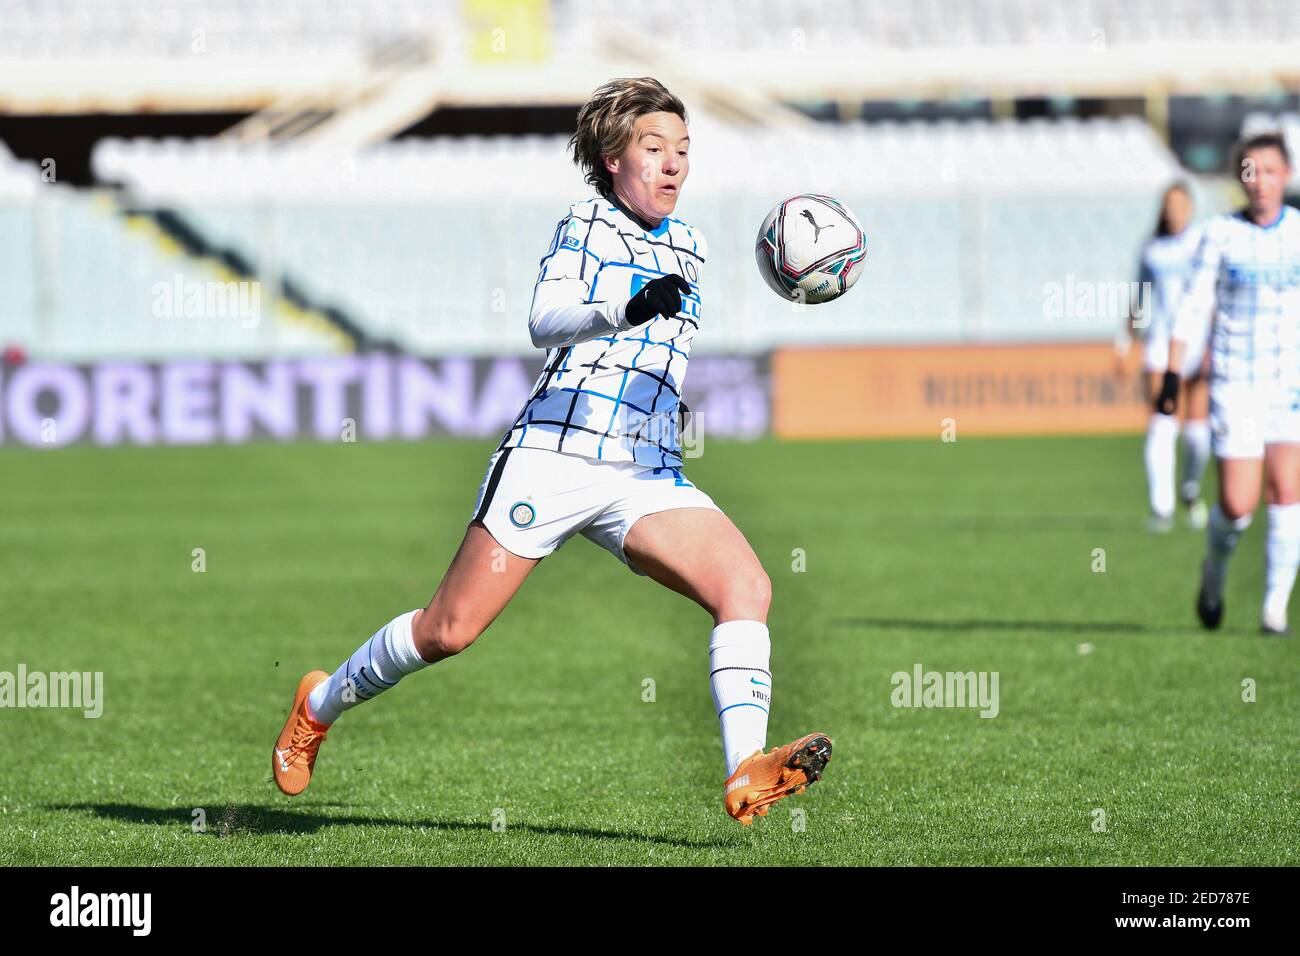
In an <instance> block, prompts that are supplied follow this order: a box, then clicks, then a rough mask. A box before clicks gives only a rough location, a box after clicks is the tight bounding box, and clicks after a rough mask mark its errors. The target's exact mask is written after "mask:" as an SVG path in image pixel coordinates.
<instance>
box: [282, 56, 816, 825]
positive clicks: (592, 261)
mask: <svg viewBox="0 0 1300 956" xmlns="http://www.w3.org/2000/svg"><path fill="white" fill-rule="evenodd" d="M689 142H690V138H689V136H688V135H687V131H686V110H685V107H684V106H683V105H682V103H681V101H680V100H678V99H677V98H676V97H675V96H673V95H672V94H671V93H669V92H668V91H667V90H666V89H664V87H663V86H662V85H661V84H659V83H658V82H657V81H655V80H653V79H650V78H648V77H647V78H641V79H628V80H614V81H611V82H610V83H607V84H605V85H604V86H602V87H601V88H600V89H598V90H597V91H596V92H595V93H594V94H593V96H592V98H591V100H590V101H589V102H588V103H587V104H586V105H585V106H584V107H583V108H582V109H581V110H580V111H579V113H578V131H577V133H575V134H574V137H573V140H572V143H571V145H572V147H573V151H574V158H575V161H576V162H578V163H579V165H580V166H582V168H583V169H584V171H585V173H586V176H587V182H588V183H589V184H590V185H591V186H593V187H594V188H595V189H596V193H597V195H596V196H594V197H593V198H591V199H587V200H584V201H582V202H579V203H576V204H574V205H573V206H571V207H570V209H569V214H568V215H567V216H565V217H564V218H563V219H562V220H561V221H560V223H559V225H558V226H557V227H556V229H555V232H554V234H553V235H552V237H551V241H550V245H549V248H548V249H547V252H546V254H545V256H544V257H543V258H542V260H541V271H540V275H539V276H538V279H537V285H536V288H535V292H534V298H533V303H532V307H531V309H530V315H529V320H528V326H529V330H530V332H531V334H532V338H533V343H534V344H535V345H537V346H539V347H543V348H545V349H546V350H547V353H546V362H545V366H544V368H543V371H542V373H541V375H540V377H539V378H538V381H537V384H536V387H535V388H534V390H533V393H532V395H531V396H530V397H529V399H528V401H527V403H526V404H525V405H524V408H523V409H522V410H521V411H520V413H519V416H518V418H517V420H516V421H515V423H514V425H513V426H512V427H511V428H510V429H509V431H507V433H506V435H505V437H504V438H503V439H502V441H501V444H500V446H499V447H498V449H497V451H496V452H495V453H494V454H493V455H492V458H491V460H490V461H489V463H488V468H487V473H486V474H485V476H484V479H483V483H482V486H481V487H480V489H479V495H478V500H477V502H476V504H475V508H474V512H473V517H472V519H471V521H470V524H469V527H468V528H467V529H466V532H465V537H464V540H463V541H462V542H461V546H460V549H459V550H458V551H457V553H456V556H455V558H454V559H453V560H452V563H451V567H449V568H448V570H447V573H446V574H445V575H444V577H443V580H442V582H441V583H440V584H439V586H438V589H437V592H436V593H435V594H434V596H433V599H432V600H431V601H430V602H429V604H428V606H427V607H425V608H423V609H420V610H416V611H410V612H407V613H406V614H402V615H399V616H398V617H396V618H394V619H393V620H392V621H390V622H389V623H388V624H386V625H385V626H384V627H382V628H380V630H379V631H378V632H376V633H375V635H374V636H373V637H371V639H370V640H369V641H367V642H366V643H364V644H362V645H361V647H360V648H358V649H357V651H356V652H355V653H354V654H353V655H352V656H351V657H350V658H349V659H348V660H346V661H344V662H343V664H342V665H341V666H340V667H339V668H338V670H336V671H335V672H334V674H333V675H330V674H326V673H325V672H323V671H313V672H311V673H309V674H307V675H306V676H305V677H303V679H302V681H301V682H300V683H299V686H298V691H297V694H296V696H295V699H294V703H293V707H292V709H291V711H290V713H289V717H288V720H287V721H286V722H285V725H284V728H283V729H282V730H281V732H280V735H279V737H278V739H277V741H276V745H275V748H274V752H273V755H272V770H273V773H274V775H275V780H276V783H277V785H278V786H279V787H280V789H281V790H282V791H284V792H285V793H287V794H290V795H292V794H296V793H300V792H302V790H303V789H305V788H306V786H307V784H308V783H309V782H310V779H311V774H312V770H313V768H314V765H315V760H316V755H317V752H318V749H319V747H320V743H321V741H322V740H324V738H325V734H326V732H327V730H328V729H329V727H330V726H331V725H332V724H333V722H334V721H335V720H336V719H337V718H338V717H339V716H340V715H341V714H342V713H343V712H344V711H345V710H347V709H349V708H350V707H353V706H356V705H357V704H359V703H361V702H363V701H367V700H371V699H372V698H374V697H376V696H378V695H379V694H381V693H383V692H384V691H385V690H387V689H388V688H390V687H392V686H393V685H394V684H396V683H397V681H398V680H399V679H400V678H402V677H403V676H405V675H406V674H409V673H412V672H414V671H416V670H419V669H421V668H423V667H426V666H428V665H429V664H432V663H436V662H437V661H440V660H443V659H445V658H448V657H451V656H453V655H455V654H457V653H459V652H460V651H462V650H464V649H465V648H466V647H468V646H469V645H470V644H472V643H473V642H474V640H475V639H477V638H478V636H479V635H480V634H482V633H483V631H485V630H486V629H487V627H488V626H489V625H490V624H491V623H492V621H493V619H495V617H496V616H497V614H498V613H499V612H500V611H501V610H502V608H504V607H505V605H506V604H507V603H508V602H509V601H510V599H511V598H512V597H513V595H514V594H515V592H516V591H517V589H518V588H519V586H520V585H521V584H522V583H523V581H524V579H525V578H526V577H527V576H528V574H529V572H530V571H531V570H532V568H533V567H535V566H536V564H537V563H538V561H540V560H541V559H542V558H544V557H545V556H546V555H548V554H550V553H551V552H553V551H554V550H555V549H556V548H558V547H559V546H560V545H562V544H563V543H564V542H565V541H566V540H568V539H569V538H570V537H572V536H573V535H575V534H581V535H583V536H584V537H587V538H588V539H590V540H591V541H593V542H595V543H596V544H598V545H600V546H601V547H603V548H605V549H607V550H608V551H610V552H611V553H612V554H614V555H615V556H616V557H617V558H619V560H621V561H623V562H625V563H626V564H627V565H628V566H629V567H630V568H631V569H632V570H633V571H635V572H636V573H638V574H641V575H644V576H648V577H650V578H652V579H653V580H655V581H657V582H659V583H660V584H662V585H664V586H666V587H668V588H671V589H672V590H675V591H677V592H678V593H681V594H684V595H686V596H687V597H690V598H692V599H693V600H695V601H696V602H697V603H698V604H700V606H701V607H703V608H704V609H705V610H707V611H708V612H709V613H710V615H711V616H712V617H713V621H714V628H713V631H712V635H711V640H710V644H709V665H710V673H709V682H710V686H711V689H712V693H713V699H714V704H715V707H716V709H717V713H718V718H719V723H720V726H721V731H722V745H723V753H724V755H725V758H726V770H727V778H726V780H725V781H724V787H723V794H724V806H725V808H726V810H727V812H728V813H729V814H730V815H731V816H732V817H733V818H735V819H736V820H738V821H740V822H741V823H743V824H746V825H749V824H750V823H752V822H753V819H754V817H755V816H762V815H765V814H766V813H767V812H768V809H769V808H770V806H771V805H772V804H773V803H775V802H776V801H778V800H780V799H782V798H784V797H786V796H789V795H791V794H795V793H799V792H801V791H802V790H803V789H804V788H805V787H806V786H807V785H808V784H810V783H813V782H815V781H816V780H817V779H818V778H819V777H820V776H821V773H822V771H823V770H824V768H825V766H826V763H827V761H828V760H829V759H830V753H831V740H830V738H829V737H827V736H826V735H825V734H820V733H817V734H807V735H805V736H803V737H800V738H799V739H797V740H795V741H792V742H791V743H789V744H786V745H785V746H783V747H777V748H773V749H772V750H771V751H769V752H768V753H766V754H765V753H763V747H764V746H765V744H766V738H767V719H768V712H769V709H770V706H771V694H772V676H771V672H770V668H769V657H770V649H771V644H770V639H769V635H768V629H767V623H766V621H767V611H768V604H769V601H770V593H771V592H770V587H771V585H770V582H769V580H768V577H767V575H766V573H765V572H764V571H763V568H762V565H761V564H760V563H759V561H758V558H757V557H756V556H755V554H754V552H753V549H752V548H751V547H750V546H749V543H748V542H747V541H746V540H745V537H744V535H742V534H741V532H740V531H739V529H737V528H736V526H735V525H734V524H732V522H731V521H730V519H728V518H727V517H726V515H724V514H723V513H722V511H721V510H720V509H719V508H718V507H717V505H716V504H714V502H713V500H712V499H711V498H709V496H708V495H706V494H705V493H704V492H702V491H700V490H699V489H698V488H696V487H695V486H694V485H693V484H692V483H691V482H690V481H688V480H687V479H686V477H685V475H684V474H683V473H682V467H681V466H682V453H681V448H680V445H679V440H678V434H677V428H676V425H677V420H678V409H679V399H680V395H681V388H682V382H683V380H684V379H685V375H686V367H687V363H688V360H689V358H690V347H691V342H692V339H693V338H694V336H695V334H696V332H697V331H698V330H699V327H700V321H701V308H700V287H699V279H700V273H701V271H702V269H703V267H704V264H705V258H706V256H707V254H708V247H707V245H706V244H705V241H704V237H703V236H702V235H701V234H700V233H699V231H698V230H697V229H694V228H692V227H691V226H689V225H687V224H686V223H684V222H682V221H681V220H679V219H676V218H674V217H673V216H672V213H673V211H674V209H675V207H676V204H677V199H678V196H679V194H680V191H681V187H682V184H683V183H684V182H685V180H686V175H687V172H688V170H689V166H690V162H689ZM506 552H508V555H509V557H508V558H507V560H505V561H504V563H503V562H502V561H501V557H502V555H503V553H506ZM573 586H574V588H575V589H576V593H575V598H576V599H582V598H583V597H584V595H583V594H582V593H581V589H582V584H581V582H575V583H574V585H573ZM586 597H587V598H588V599H589V600H590V601H592V602H603V601H607V600H608V596H607V595H602V594H590V595H586Z"/></svg>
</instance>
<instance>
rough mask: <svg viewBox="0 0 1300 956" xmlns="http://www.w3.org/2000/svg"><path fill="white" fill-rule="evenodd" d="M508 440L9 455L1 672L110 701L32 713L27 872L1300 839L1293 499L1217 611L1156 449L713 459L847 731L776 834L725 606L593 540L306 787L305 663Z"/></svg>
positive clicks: (1038, 849)
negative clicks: (748, 809) (294, 750)
mask: <svg viewBox="0 0 1300 956" xmlns="http://www.w3.org/2000/svg"><path fill="white" fill-rule="evenodd" d="M490 450H491V445H490V444H488V443H480V442H453V441H439V442H428V443H422V444H375V445H366V444H354V445H312V444H301V445H289V446H279V445H272V444H262V445H255V446H249V447H241V448H204V449H174V448H173V449H122V450H112V451H102V450H93V449H71V450H62V451H58V452H52V453H37V452H25V451H18V450H8V451H5V452H3V453H2V454H0V474H2V475H3V480H2V482H0V483H2V486H3V496H2V498H0V513H2V516H3V520H2V521H0V542H2V544H0V606H2V607H3V610H4V613H3V616H2V623H0V670H7V671H11V672H12V671H15V670H16V668H17V665H18V664H19V663H24V664H26V666H27V668H28V669H29V671H38V670H39V671H56V670H57V671H62V670H79V671H102V672H103V673H104V713H103V716H102V717H100V718H99V719H97V720H91V719H85V718H83V717H82V716H81V714H80V713H79V712H72V711H67V710H32V709H23V710H17V709H5V710H0V863H5V864H83V865H96V864H115V865H133V864H179V865H188V864H216V865H258V864H464V865H479V864H539V865H549V864H598V865H599V864H1100V865H1110V864H1289V865H1295V864H1297V863H1300V850H1298V849H1297V847H1300V813H1297V809H1298V807H1297V780H1298V779H1300V778H1297V774H1296V742H1297V740H1300V674H1298V671H1300V669H1298V668H1297V661H1300V647H1298V646H1297V644H1296V642H1295V641H1294V640H1292V641H1286V640H1280V639H1276V638H1271V639H1270V638H1265V637H1262V636H1260V635H1258V634H1257V632H1256V626H1257V615H1258V602H1259V598H1260V594H1261V587H1262V581H1261V578H1262V569H1263V558H1262V552H1263V547H1262V543H1263V527H1264V522H1263V515H1262V514H1261V515H1260V516H1258V517H1257V520H1256V523H1255V526H1254V527H1253V528H1252V529H1251V531H1250V532H1248V534H1247V535H1246V537H1245V538H1244V540H1243V542H1242V546H1241V549H1240V551H1239V554H1238V558H1237V560H1236V562H1235V564H1234V566H1233V570H1232V579H1231V583H1230V588H1229V592H1228V600H1227V620H1226V622H1225V627H1224V630H1223V631H1221V632H1219V633H1217V634H1214V635H1208V634H1204V633H1202V632H1200V630H1199V629H1198V627H1197V626H1196V624H1195V620H1194V616H1193V612H1192V608H1191V602H1192V598H1193V592H1194V589H1195V575H1196V568H1197V563H1198V561H1199V558H1200V553H1201V549H1202V538H1201V535H1200V534H1199V533H1195V532H1191V531H1188V530H1186V529H1185V528H1180V529H1178V530H1177V531H1175V532H1174V533H1172V534H1170V535H1167V536H1151V535H1149V534H1147V533H1146V531H1145V529H1144V517H1145V508H1144V491H1143V487H1142V478H1141V463H1140V446H1139V440H1138V439H1137V438H1135V437H1122V438H1087V439H1074V438H1072V439H1066V438H1051V439H1038V438H1035V439H1015V440H980V439H973V438H962V439H961V440H960V441H958V442H956V443H954V444H943V443H941V442H939V441H937V440H933V441H891V442H871V443H851V444H839V443H826V444H820V443H798V444H793V443H780V442H775V441H763V442H757V443H752V444H732V443H726V442H720V441H719V442H712V443H710V444H709V445H707V446H706V454H705V455H704V456H703V457H702V458H700V459H698V460H695V461H691V462H689V463H688V469H687V470H688V474H689V475H690V476H691V477H692V478H693V479H694V480H695V481H696V482H697V483H698V484H699V485H700V486H701V487H702V488H704V489H705V490H706V491H708V492H710V493H711V494H712V495H713V496H714V498H715V499H716V500H717V501H718V503H719V504H720V505H721V506H722V507H723V508H724V509H725V510H726V511H727V512H728V513H729V514H730V515H731V516H732V517H733V518H734V520H735V521H736V523H737V524H738V525H739V526H740V527H741V528H742V529H743V530H744V531H745V533H746V534H747V535H748V536H749V538H750V540H751V542H752V543H753V544H754V547H755V549H756V550H757V552H758V554H759V556H760V557H761V558H762V559H763V561H764V564H765V565H766V567H767V568H768V571H769V573H770V574H771V576H772V579H773V583H774V590H775V600H774V603H773V610H772V615H771V622H770V623H771V627H772V635H773V671H774V676H775V681H774V683H775V687H774V693H775V697H774V710H773V713H772V719H771V724H770V734H769V742H770V743H778V742H785V741H787V740H789V739H791V738H793V737H794V736H796V735H799V734H803V733H806V732H809V731H812V730H824V731H826V732H827V733H829V734H831V735H832V736H833V737H834V739H835V753H834V759H833V760H832V762H831V764H830V767H829V769H828V770H827V773H826V776H825V778H824V779H823V780H822V782H821V783H819V784H817V785H816V786H814V787H813V788H811V789H810V790H809V791H808V792H807V793H806V794H804V795H803V796H802V797H797V798H793V799H790V800H787V801H783V802H782V804H780V805H778V806H777V807H776V808H775V809H774V810H773V811H772V813H771V814H770V815H769V816H768V817H767V818H766V819H760V820H759V821H757V822H756V824H755V826H754V827H753V828H751V829H744V828H742V827H740V826H739V825H737V824H736V823H734V822H733V821H732V820H730V819H729V818H728V817H727V816H726V815H725V813H724V812H723V809H722V786H721V785H722V773H721V771H722V756H721V748H720V745H719V741H718V733H717V721H716V719H715V717H714V714H713V710H712V705H711V701H710V698H709V689H708V682H707V650H706V648H707V642H708V635H709V630H710V626H711V624H710V621H709V620H708V618H707V616H706V615H705V614H704V613H703V612H702V611H700V610H699V609H698V608H696V607H695V606H694V605H692V604H690V603H688V602H687V601H686V600H684V599H682V598H680V597H678V596H676V595H674V594H672V593H670V592H668V591H666V590H664V589H661V588H659V587H658V586H657V585H655V584H653V583H651V582H649V581H648V580H644V579H640V578H637V577H635V576H634V575H632V574H630V573H629V572H628V571H627V569H625V568H624V567H623V566H622V565H620V564H619V563H618V562H617V561H615V560H613V559H612V558H611V557H610V556H609V555H607V554H606V553H604V552H603V551H601V550H599V549H598V548H596V547H594V546H593V545H591V544H590V543H588V542H586V541H585V540H582V539H581V538H575V539H574V540H573V541H571V542H570V543H569V544H568V545H567V546H566V547H565V548H563V549H562V550H561V551H560V552H559V553H557V554H556V555H555V556H553V557H551V558H549V559H547V560H546V561H544V562H543V563H542V564H541V566H540V567H539V568H538V569H537V571H536V572H534V574H533V576H532V578H531V579H530V580H529V581H528V582H527V583H526V584H525V586H524V589H523V590H522V592H521V593H520V595H519V596H518V598H517V599H516V601H515V603H514V604H512V605H511V606H510V607H509V608H507V609H506V611H505V613H504V614H503V615H502V616H501V617H500V618H499V619H498V621H497V622H496V624H495V625H494V626H493V627H492V629H491V630H490V631H489V632H488V633H487V634H486V635H485V636H484V637H483V638H482V639H480V641H479V642H478V643H477V644H476V645H475V646H474V647H472V648H471V649H470V650H469V651H467V652H466V653H465V654H463V655H461V656H460V657H458V658H456V659H453V660H451V661H448V662H445V663H443V664H439V665H437V666H436V667H434V668H432V669H430V670H428V671H425V672H423V673H421V674H418V675H415V676H413V677H411V678H408V679H407V680H405V681H404V682H403V683H402V684H401V686H399V687H398V688H396V689H395V690H393V691H391V692H390V693H388V694H386V695H385V696H384V697H383V698H381V699H380V700H378V701H375V702H373V703H369V704H366V705H364V706H363V707H360V708H358V709H357V710H354V711H352V712H351V713H349V714H347V715H346V716H345V717H344V718H343V719H342V720H341V721H340V722H339V723H338V724H337V725H336V727H335V729H334V731H333V732H332V734H331V736H330V739H329V740H328V741H326V743H325V744H324V746H323V748H322V751H321V757H320V760H319V762H318V764H317V771H316V778H315V781H314V782H313V784H312V786H311V788H310V789H309V790H308V791H307V793H306V794H304V795H303V796H302V797H300V798H297V799H289V798H285V797H283V796H281V795H280V794H279V793H278V791H276V790H275V788H274V785H273V784H272V783H271V782H270V767H269V753H270V750H271V744H272V741H273V739H274V736H275V734H276V732H277V730H278V729H279V726H280V724H281V722H282V720H283V717H284V714H285V709H286V707H287V706H288V702H289V697H290V694H291V693H292V690H293V688H294V685H295V684H296V682H297V680H298V677H299V676H300V675H301V674H302V673H303V672H304V671H306V670H308V669H310V668H313V667H322V668H325V669H327V670H332V669H333V668H334V667H336V666H337V664H338V663H339V661H340V660H341V659H342V658H343V657H344V656H345V655H346V654H348V653H350V652H351V651H352V650H353V649H354V648H355V647H356V646H357V644H359V643H360V642H361V641H362V640H363V639H365V638H366V637H368V636H369V635H370V634H371V633H372V632H373V631H374V630H375V629H376V628H377V627H379V626H380V625H382V624H383V623H384V622H385V621H387V620H388V619H389V618H391V617H392V616H393V615H395V614H397V613H400V612H401V611H404V610H408V609H410V608H413V607H416V606H420V605H422V604H423V603H424V602H425V601H426V600H427V598H428V597H429V596H430V594H431V593H432V591H433V588H434V587H435V585H436V584H437V581H438V578H439V576H440V575H441V573H442V571H443V569H444V568H445V567H446V563H447V561H448V560H449V559H450V557H451V555H452V553H453V550H454V548H455V546H456V544H457V543H458V541H459V539H460V535H461V533H462V531H463V528H464V523H465V521H466V520H467V518H468V512H469V510H470V508H471V507H472V505H473V498H474V493H475V490H476V488H477V486H478V481H479V479H480V477H481V475H482V470H483V468H484V466H485V463H486V460H487V455H488V453H489V452H490ZM195 548H203V549H204V551H205V555H206V565H207V569H206V571H205V572H204V573H195V572H194V571H193V570H192V568H191V564H192V561H193V558H192V553H193V550H194V549H195ZM1099 548H1100V549H1104V561H1105V570H1104V572H1101V571H1097V570H1094V567H1095V565H1096V563H1097V559H1096V557H1095V554H1096V551H1095V549H1099ZM795 549H803V552H804V553H805V555H806V570H804V571H802V572H799V571H795V570H793V569H792V564H793V562H794V558H793V555H794V552H795ZM1089 645H1090V650H1089V648H1088V646H1089ZM917 663H921V664H922V665H923V666H924V668H925V669H926V670H938V671H971V670H973V671H997V672H998V674H999V675H1000V713H999V714H998V716H997V717H995V718H992V719H985V718H981V717H980V716H979V715H978V713H977V712H976V711H974V710H970V709H963V710H958V709H899V708H895V707H894V706H892V704H891V692H892V690H893V688H892V685H891V682H890V677H891V675H892V674H893V673H894V672H896V671H911V669H912V668H913V667H914V665H915V664H917ZM646 678H651V679H653V680H654V682H655V700H654V701H653V702H649V703H647V702H644V701H643V700H642V695H643V690H642V688H643V681H644V680H645V679H646ZM1247 678H1250V679H1253V680H1254V681H1255V686H1256V695H1257V699H1256V700H1255V701H1254V702H1245V701H1243V699H1242V694H1243V681H1244V680H1245V679H1247ZM498 808H499V810H500V811H502V813H503V814H504V823H505V827H504V829H494V828H493V825H492V824H493V818H494V812H495V811H497V810H498ZM198 809H201V810H202V811H203V816H204V818H205V820H206V828H205V830H204V832H201V833H196V832H194V828H193V826H192V822H193V820H194V819H195V810H198ZM792 809H801V810H803V811H805V813H806V816H805V817H804V826H803V829H802V831H800V830H799V828H798V827H797V826H796V825H795V823H796V819H797V818H795V817H793V816H792V814H791V810H792ZM1097 809H1101V810H1103V811H1104V812H1105V830H1104V832H1098V831H1097V830H1096V829H1095V828H1094V826H1095V823H1096V821H1097V820H1098V819H1099V815H1098V814H1096V813H1095V811H1096V810H1097ZM497 818H498V819H501V816H500V815H498V817H497Z"/></svg>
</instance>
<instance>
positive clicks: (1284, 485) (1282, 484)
mask: <svg viewBox="0 0 1300 956" xmlns="http://www.w3.org/2000/svg"><path fill="white" fill-rule="evenodd" d="M1265 495H1266V496H1267V500H1268V503H1269V504H1271V505H1293V504H1295V503H1296V502H1297V501H1300V488H1297V486H1296V483H1295V481H1293V480H1292V479H1291V477H1290V476H1289V475H1288V476H1285V477H1284V476H1280V475H1279V476H1270V477H1269V479H1268V481H1267V483H1266V486H1265Z"/></svg>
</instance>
